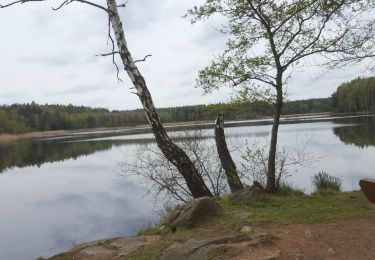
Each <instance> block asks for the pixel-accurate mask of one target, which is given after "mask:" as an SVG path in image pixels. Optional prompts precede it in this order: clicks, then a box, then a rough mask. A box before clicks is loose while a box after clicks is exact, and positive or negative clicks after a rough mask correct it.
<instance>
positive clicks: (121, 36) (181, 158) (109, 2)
mask: <svg viewBox="0 0 375 260" xmlns="http://www.w3.org/2000/svg"><path fill="white" fill-rule="evenodd" d="M47 1H49V0H18V1H10V2H7V3H5V4H4V3H3V2H4V1H3V0H1V2H2V4H0V8H7V7H12V6H15V5H17V4H25V3H32V2H47ZM73 3H81V4H86V5H89V6H91V7H95V8H98V9H100V10H102V11H104V12H106V14H107V15H108V22H109V23H108V25H109V38H110V39H111V41H112V44H113V45H112V47H113V48H112V51H111V52H110V53H108V54H103V55H102V56H112V57H113V62H114V60H115V59H114V56H115V55H119V56H120V58H121V61H122V63H123V67H124V70H125V72H126V73H127V75H128V76H129V78H130V80H131V82H132V84H133V86H134V89H135V93H134V94H136V95H137V96H138V98H139V100H140V101H141V104H142V107H143V109H144V112H145V114H146V117H147V120H148V122H149V124H150V126H151V128H152V132H153V134H154V136H155V139H156V143H157V145H158V147H159V148H160V150H161V151H162V153H163V154H164V156H165V157H166V158H167V159H168V161H170V162H171V163H172V164H173V165H174V166H175V167H176V168H177V169H178V171H179V172H180V174H181V175H182V176H183V178H184V179H185V182H186V185H187V187H188V189H189V190H190V192H191V194H192V196H193V197H195V198H196V197H202V196H212V194H211V192H210V190H209V189H208V188H207V186H206V184H205V183H204V181H203V178H202V176H201V175H200V173H199V172H198V170H197V168H196V167H195V166H194V164H193V163H192V161H191V160H190V158H189V157H188V156H187V154H186V153H185V152H184V151H183V150H182V149H181V148H180V147H179V146H177V145H176V144H175V143H174V142H173V141H172V140H171V138H170V137H169V136H168V134H167V132H166V131H165V128H164V127H163V124H162V122H161V121H160V118H159V116H158V113H157V111H156V108H155V105H154V102H153V100H152V97H151V94H150V91H149V89H148V87H147V84H146V81H145V79H144V77H143V76H142V74H141V72H140V71H139V70H138V67H137V65H136V62H137V60H134V59H133V57H132V54H131V52H130V50H129V49H128V45H127V41H126V36H125V33H124V29H123V24H122V21H121V18H120V15H119V11H118V8H119V7H125V6H126V4H120V5H118V4H117V3H116V0H106V6H103V5H100V4H97V3H95V2H91V1H86V0H61V2H60V4H59V5H58V6H56V7H54V8H52V9H53V10H55V11H56V10H59V9H61V8H63V7H65V6H67V5H70V4H73ZM111 28H112V31H113V34H114V37H113V36H112V32H111ZM116 46H117V48H115V47H116ZM116 49H117V50H116ZM145 58H146V57H145ZM144 60H145V59H144ZM116 68H117V70H118V67H117V65H116Z"/></svg>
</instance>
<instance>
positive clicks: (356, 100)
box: [332, 77, 375, 112]
mask: <svg viewBox="0 0 375 260" xmlns="http://www.w3.org/2000/svg"><path fill="white" fill-rule="evenodd" d="M332 104H333V109H334V110H335V111H337V112H363V111H375V77H369V78H357V79H354V80H352V81H350V82H347V83H343V84H341V85H340V86H339V87H338V88H337V91H336V92H335V93H333V94H332Z"/></svg>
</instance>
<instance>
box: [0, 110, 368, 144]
mask: <svg viewBox="0 0 375 260" xmlns="http://www.w3.org/2000/svg"><path fill="white" fill-rule="evenodd" d="M372 114H374V112H360V113H333V112H323V113H308V114H290V115H282V116H281V118H282V119H284V120H292V119H294V118H295V119H303V117H317V118H318V117H335V116H337V117H341V116H342V117H344V116H351V115H352V116H361V115H372ZM252 120H254V122H255V121H262V120H264V121H265V122H264V123H265V124H266V123H269V122H268V121H267V120H272V117H271V116H265V117H259V118H254V119H246V120H236V121H227V122H226V123H227V124H233V123H234V124H236V123H239V122H244V121H252ZM213 121H214V120H212V121H187V122H175V123H165V124H164V126H165V127H166V128H173V127H184V126H186V127H189V126H199V125H201V126H204V125H209V124H213ZM281 123H282V122H281ZM148 129H150V126H149V125H148V124H143V125H135V126H122V127H99V128H82V129H74V130H51V131H40V132H29V133H24V134H0V144H7V143H12V142H17V141H24V140H32V139H42V138H58V137H66V136H70V135H79V134H82V135H83V134H104V133H106V132H121V131H126V130H148Z"/></svg>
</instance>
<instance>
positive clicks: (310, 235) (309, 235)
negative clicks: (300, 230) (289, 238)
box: [305, 230, 319, 240]
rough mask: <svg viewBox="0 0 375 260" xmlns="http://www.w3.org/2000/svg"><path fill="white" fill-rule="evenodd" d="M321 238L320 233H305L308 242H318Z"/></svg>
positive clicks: (312, 231) (308, 231) (310, 231)
mask: <svg viewBox="0 0 375 260" xmlns="http://www.w3.org/2000/svg"><path fill="white" fill-rule="evenodd" d="M318 238H319V233H318V232H316V231H314V230H306V231H305V239H307V240H316V239H318Z"/></svg>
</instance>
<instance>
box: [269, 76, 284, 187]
mask: <svg viewBox="0 0 375 260" xmlns="http://www.w3.org/2000/svg"><path fill="white" fill-rule="evenodd" d="M280 81H281V79H280ZM276 90H277V96H276V104H275V106H276V107H275V109H276V110H275V115H274V118H273V125H272V132H271V143H270V150H269V154H268V172H267V185H266V191H267V192H276V190H277V189H278V187H277V185H276V150H277V134H278V131H279V125H280V116H281V110H282V107H283V91H282V83H280V85H278V87H277V88H276Z"/></svg>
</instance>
